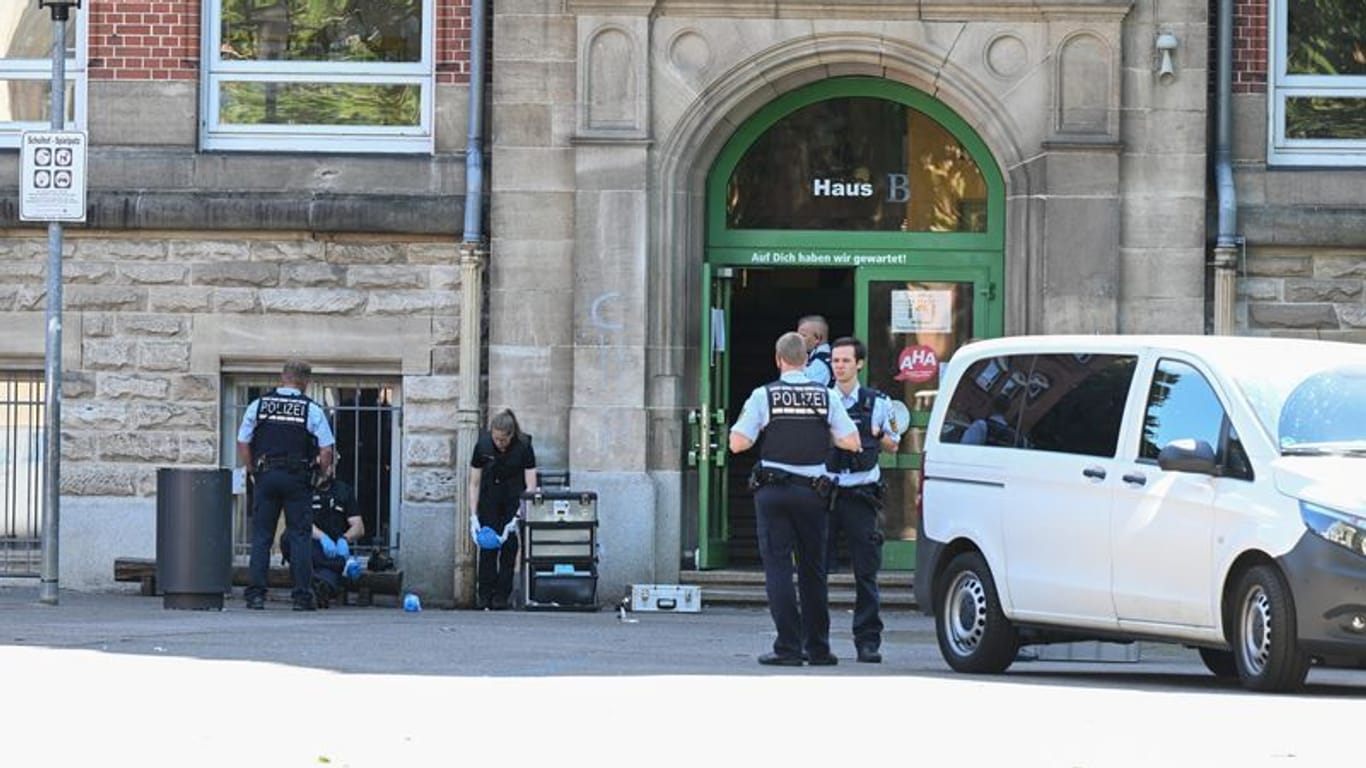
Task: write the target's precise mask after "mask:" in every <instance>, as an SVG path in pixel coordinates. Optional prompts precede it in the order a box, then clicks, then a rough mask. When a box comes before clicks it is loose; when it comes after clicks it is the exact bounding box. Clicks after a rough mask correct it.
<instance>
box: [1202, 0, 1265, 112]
mask: <svg viewBox="0 0 1366 768" xmlns="http://www.w3.org/2000/svg"><path fill="white" fill-rule="evenodd" d="M1267 5H1268V2H1267V0H1236V2H1235V3H1234V6H1233V92H1234V93H1266V65H1267V57H1268V56H1269V55H1270V54H1269V52H1268V51H1267V37H1266V25H1267ZM1215 7H1216V6H1213V5H1212V6H1211V9H1210V18H1214V8H1215Z"/></svg>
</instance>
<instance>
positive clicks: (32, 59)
mask: <svg viewBox="0 0 1366 768" xmlns="http://www.w3.org/2000/svg"><path fill="white" fill-rule="evenodd" d="M85 16H86V14H85V13H83V12H81V11H79V10H78V11H76V12H75V13H72V14H71V18H70V20H69V21H68V22H67V24H66V38H65V46H66V65H65V66H66V85H65V91H66V99H65V104H66V106H65V122H66V128H67V130H84V128H85V89H86V56H85V51H86V24H85ZM54 27H55V24H54V23H53V21H52V11H50V10H49V9H47V8H41V9H40V8H39V7H38V4H37V3H36V2H23V3H19V2H9V3H0V147H18V146H19V134H21V133H23V132H24V131H47V130H51V129H52V42H53V39H52V38H53V34H54Z"/></svg>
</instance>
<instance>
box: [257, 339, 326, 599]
mask: <svg viewBox="0 0 1366 768" xmlns="http://www.w3.org/2000/svg"><path fill="white" fill-rule="evenodd" d="M312 373H313V369H312V367H311V366H309V364H308V363H306V362H304V361H303V360H288V361H286V362H285V365H284V371H283V372H282V373H281V376H280V386H279V387H276V388H275V389H274V390H272V391H271V392H269V393H267V394H265V395H262V396H261V397H260V398H258V399H256V400H253V401H252V402H251V404H250V405H248V406H247V411H246V413H245V414H244V415H243V416H242V426H241V427H240V428H239V429H238V430H237V460H238V462H239V463H241V465H242V466H243V467H246V470H247V474H248V476H249V477H250V478H251V479H252V480H253V481H254V492H253V494H252V506H253V511H252V520H251V561H250V564H249V565H248V568H247V574H248V575H247V589H246V593H245V597H246V601H247V607H248V608H251V609H254V610H260V609H262V608H265V607H266V575H267V572H268V570H269V567H270V545H271V542H272V541H273V540H274V539H275V526H276V524H277V523H278V522H279V520H280V511H281V510H282V509H283V510H284V513H285V532H284V537H285V540H287V541H288V542H289V546H290V547H291V548H292V550H293V551H295V552H306V551H308V547H309V546H310V544H309V539H310V538H311V537H310V535H309V532H310V530H311V529H312V527H313V526H312V522H313V521H312V519H311V518H312V515H311V514H310V512H311V510H310V508H309V505H310V502H311V499H312V493H311V488H310V478H311V476H312V472H313V471H314V470H315V469H316V471H318V472H321V473H322V474H324V475H328V476H330V475H331V474H332V471H333V467H332V450H333V448H332V447H333V445H334V444H335V443H336V440H335V438H333V436H332V427H331V426H329V425H328V423H327V417H326V415H324V414H323V409H322V406H320V405H318V404H317V403H315V402H313V401H312V400H310V399H308V398H307V397H304V394H303V390H304V388H305V387H307V386H308V379H309V376H311V375H312ZM315 453H316V460H315ZM289 574H290V578H291V580H292V581H293V583H294V589H293V593H292V596H293V598H294V610H296V611H311V610H313V609H314V607H315V605H314V602H313V592H312V581H313V561H312V558H308V557H296V558H294V559H293V560H291V561H290V563H289Z"/></svg>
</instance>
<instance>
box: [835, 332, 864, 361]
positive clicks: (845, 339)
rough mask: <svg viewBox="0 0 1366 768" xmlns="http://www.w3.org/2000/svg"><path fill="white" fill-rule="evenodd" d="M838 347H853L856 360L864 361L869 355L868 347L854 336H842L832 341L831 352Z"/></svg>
mask: <svg viewBox="0 0 1366 768" xmlns="http://www.w3.org/2000/svg"><path fill="white" fill-rule="evenodd" d="M838 347H853V348H854V361H855V362H863V360H864V359H866V358H867V357H868V347H867V346H865V345H864V343H863V342H861V341H859V340H858V339H856V338H854V337H853V336H841V337H839V338H838V339H835V340H834V341H832V342H830V351H831V352H834V351H835V349H836V348H838Z"/></svg>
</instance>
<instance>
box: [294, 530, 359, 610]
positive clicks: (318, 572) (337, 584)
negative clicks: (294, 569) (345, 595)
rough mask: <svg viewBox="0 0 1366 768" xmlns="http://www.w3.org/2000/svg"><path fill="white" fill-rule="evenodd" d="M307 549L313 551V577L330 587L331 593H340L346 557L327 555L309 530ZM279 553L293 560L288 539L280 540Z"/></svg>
mask: <svg viewBox="0 0 1366 768" xmlns="http://www.w3.org/2000/svg"><path fill="white" fill-rule="evenodd" d="M309 550H310V551H311V552H312V553H313V579H314V580H315V581H321V582H322V583H324V584H326V585H327V586H329V587H331V588H332V594H333V595H338V594H341V580H342V572H343V571H345V570H346V558H344V557H342V556H341V555H333V556H332V557H328V556H327V553H326V552H323V545H322V544H320V543H318V540H317V539H315V538H313V534H312V532H311V531H310V533H309ZM280 554H281V555H284V558H285V559H286V560H289V561H291V562H293V560H294V553H293V552H292V551H291V550H290V546H289V540H288V539H285V540H284V541H281V542H280Z"/></svg>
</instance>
